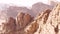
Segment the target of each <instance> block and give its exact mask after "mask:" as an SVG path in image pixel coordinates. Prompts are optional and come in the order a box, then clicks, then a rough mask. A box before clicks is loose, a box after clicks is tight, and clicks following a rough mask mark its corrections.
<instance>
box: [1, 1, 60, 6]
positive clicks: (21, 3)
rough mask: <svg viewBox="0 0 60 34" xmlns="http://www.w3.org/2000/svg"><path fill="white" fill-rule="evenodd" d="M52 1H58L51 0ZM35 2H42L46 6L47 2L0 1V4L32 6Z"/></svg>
mask: <svg viewBox="0 0 60 34" xmlns="http://www.w3.org/2000/svg"><path fill="white" fill-rule="evenodd" d="M53 1H59V0H53ZM37 2H43V3H45V4H48V3H49V2H48V0H0V3H3V4H14V5H18V6H28V7H29V6H32V5H33V4H34V3H37Z"/></svg>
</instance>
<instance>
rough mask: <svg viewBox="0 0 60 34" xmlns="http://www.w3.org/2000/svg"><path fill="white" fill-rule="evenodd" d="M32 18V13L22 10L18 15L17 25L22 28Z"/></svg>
mask: <svg viewBox="0 0 60 34" xmlns="http://www.w3.org/2000/svg"><path fill="white" fill-rule="evenodd" d="M32 20H33V18H32V17H31V15H29V14H26V13H22V12H21V13H19V14H18V16H17V25H18V26H19V27H20V28H21V29H22V28H24V27H25V26H26V25H28V23H30V22H31V21H32ZM19 27H18V28H19Z"/></svg>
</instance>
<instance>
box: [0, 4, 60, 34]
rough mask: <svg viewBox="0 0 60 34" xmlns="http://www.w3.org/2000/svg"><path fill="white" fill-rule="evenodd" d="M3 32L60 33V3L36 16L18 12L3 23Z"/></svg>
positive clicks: (20, 33) (23, 33)
mask: <svg viewBox="0 0 60 34" xmlns="http://www.w3.org/2000/svg"><path fill="white" fill-rule="evenodd" d="M0 27H2V30H0V33H1V34H60V3H58V4H57V5H56V6H55V7H54V8H53V10H50V9H46V10H44V11H43V12H41V13H40V14H39V15H38V16H36V17H35V18H34V17H32V16H31V15H30V14H28V13H23V12H20V13H18V15H17V17H16V19H14V18H12V17H10V18H8V20H7V21H6V23H3V24H2V26H0Z"/></svg>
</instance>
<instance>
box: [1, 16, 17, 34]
mask: <svg viewBox="0 0 60 34" xmlns="http://www.w3.org/2000/svg"><path fill="white" fill-rule="evenodd" d="M2 26H3V31H4V32H3V34H12V33H13V32H14V31H15V28H16V20H15V19H14V18H12V17H10V18H8V20H7V22H6V23H3V25H2ZM13 34H14V33H13Z"/></svg>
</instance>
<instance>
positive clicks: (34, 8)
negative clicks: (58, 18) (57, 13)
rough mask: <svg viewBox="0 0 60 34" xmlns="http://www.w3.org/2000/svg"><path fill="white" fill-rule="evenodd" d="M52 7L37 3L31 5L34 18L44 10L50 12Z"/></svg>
mask: <svg viewBox="0 0 60 34" xmlns="http://www.w3.org/2000/svg"><path fill="white" fill-rule="evenodd" d="M52 8H53V7H52V6H50V5H47V4H44V3H41V2H38V3H35V4H33V5H32V9H31V10H32V11H33V12H34V16H36V14H38V13H40V12H42V11H44V10H46V9H51V10H52Z"/></svg>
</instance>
